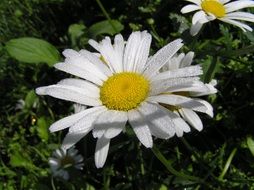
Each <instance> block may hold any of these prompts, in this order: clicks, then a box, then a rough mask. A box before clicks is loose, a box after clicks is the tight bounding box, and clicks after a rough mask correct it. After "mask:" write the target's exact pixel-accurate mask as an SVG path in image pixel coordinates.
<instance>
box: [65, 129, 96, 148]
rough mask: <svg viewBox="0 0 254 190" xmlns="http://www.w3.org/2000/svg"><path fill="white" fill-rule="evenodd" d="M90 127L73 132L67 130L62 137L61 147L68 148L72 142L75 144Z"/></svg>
mask: <svg viewBox="0 0 254 190" xmlns="http://www.w3.org/2000/svg"><path fill="white" fill-rule="evenodd" d="M90 130H91V128H90V129H89V130H86V131H74V132H71V133H70V132H69V133H67V135H66V136H65V137H64V140H63V144H62V148H63V149H69V148H70V147H72V146H73V145H74V144H76V143H77V142H78V141H80V139H82V138H83V137H84V136H86V135H87V133H89V132H90Z"/></svg>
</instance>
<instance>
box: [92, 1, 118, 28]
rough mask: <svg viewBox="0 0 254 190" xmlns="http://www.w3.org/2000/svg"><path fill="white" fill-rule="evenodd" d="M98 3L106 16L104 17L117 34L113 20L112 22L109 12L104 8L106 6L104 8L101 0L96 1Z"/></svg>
mask: <svg viewBox="0 0 254 190" xmlns="http://www.w3.org/2000/svg"><path fill="white" fill-rule="evenodd" d="M96 2H97V4H98V5H99V7H100V9H101V11H102V13H103V14H104V16H105V17H106V18H107V20H108V22H109V24H110V25H111V26H112V28H113V29H114V31H115V32H117V29H116V27H115V25H114V23H113V22H112V20H111V18H110V16H109V14H108V12H107V11H106V9H105V8H104V6H103V4H102V3H101V1H100V0H96Z"/></svg>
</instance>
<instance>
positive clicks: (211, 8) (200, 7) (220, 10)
mask: <svg viewBox="0 0 254 190" xmlns="http://www.w3.org/2000/svg"><path fill="white" fill-rule="evenodd" d="M186 1H189V2H191V3H193V4H189V5H186V6H184V7H183V8H182V10H181V12H182V13H183V14H184V13H189V12H193V11H197V12H196V13H195V14H194V16H193V17H192V26H191V29H190V33H191V35H193V36H194V35H196V34H197V33H198V32H199V31H200V29H201V28H202V26H203V24H205V23H207V22H209V21H212V20H215V19H218V20H220V21H222V22H226V23H229V24H233V25H235V26H237V27H239V28H241V29H242V30H243V31H244V32H246V30H248V31H252V28H251V27H249V26H248V25H247V24H244V23H242V22H239V21H238V20H243V21H248V22H254V14H251V13H247V12H241V11H238V10H240V9H243V8H248V7H254V1H252V0H239V1H233V2H230V0H186Z"/></svg>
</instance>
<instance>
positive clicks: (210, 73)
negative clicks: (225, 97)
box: [204, 56, 218, 83]
mask: <svg viewBox="0 0 254 190" xmlns="http://www.w3.org/2000/svg"><path fill="white" fill-rule="evenodd" d="M217 61H218V58H217V57H216V56H214V57H213V58H212V62H211V64H210V65H209V67H208V70H207V72H206V75H205V78H204V82H205V83H209V82H210V81H211V80H212V77H213V74H214V71H215V68H216V63H217Z"/></svg>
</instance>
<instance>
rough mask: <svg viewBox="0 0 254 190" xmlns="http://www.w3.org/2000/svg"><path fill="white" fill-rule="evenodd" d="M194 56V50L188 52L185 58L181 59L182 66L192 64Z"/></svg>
mask: <svg viewBox="0 0 254 190" xmlns="http://www.w3.org/2000/svg"><path fill="white" fill-rule="evenodd" d="M193 57H194V52H192V51H190V52H188V53H187V54H186V55H185V56H184V58H183V60H182V61H181V64H180V67H188V66H190V65H191V63H192V60H193Z"/></svg>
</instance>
